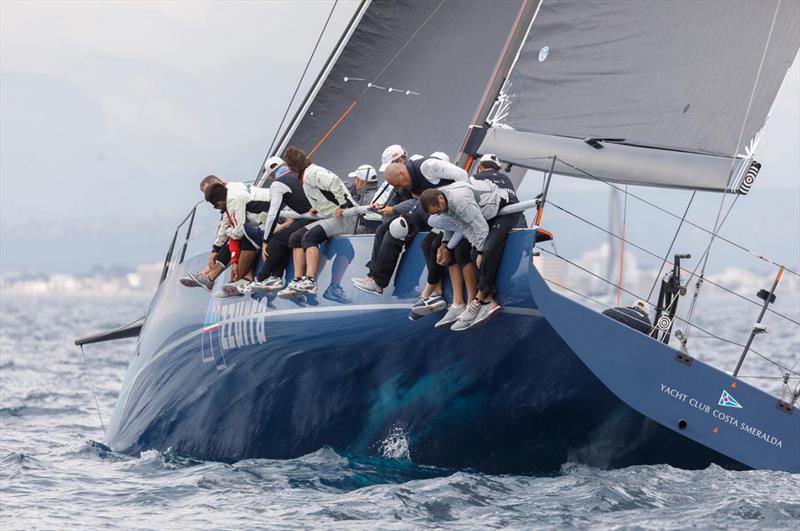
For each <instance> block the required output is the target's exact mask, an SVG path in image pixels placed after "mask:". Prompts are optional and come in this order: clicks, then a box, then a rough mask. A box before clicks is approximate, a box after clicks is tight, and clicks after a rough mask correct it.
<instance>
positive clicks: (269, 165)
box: [264, 156, 286, 176]
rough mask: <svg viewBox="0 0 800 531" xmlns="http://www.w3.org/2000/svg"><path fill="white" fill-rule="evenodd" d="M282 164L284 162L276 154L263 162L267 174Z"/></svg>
mask: <svg viewBox="0 0 800 531" xmlns="http://www.w3.org/2000/svg"><path fill="white" fill-rule="evenodd" d="M284 164H286V163H285V162H284V161H283V159H282V158H280V157H278V156H275V157H270V158H268V159H267V160H266V162H264V171H265V172H266V174H267V175H268V176H269V175H272V172H274V171H275V170H276V169H277V168H278V167H279V166H283V165H284Z"/></svg>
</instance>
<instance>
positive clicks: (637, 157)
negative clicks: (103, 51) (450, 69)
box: [478, 0, 800, 191]
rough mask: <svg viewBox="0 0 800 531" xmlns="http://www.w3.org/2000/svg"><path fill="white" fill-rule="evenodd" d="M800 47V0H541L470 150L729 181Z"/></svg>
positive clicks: (590, 168)
mask: <svg viewBox="0 0 800 531" xmlns="http://www.w3.org/2000/svg"><path fill="white" fill-rule="evenodd" d="M799 46H800V2H795V1H786V0H783V1H781V0H736V1H718V0H692V1H682V0H669V1H667V0H662V1H656V0H654V1H647V2H631V1H626V0H593V1H589V2H587V1H584V0H542V2H541V4H540V6H539V9H538V11H537V13H536V14H535V16H534V18H533V20H532V23H531V24H530V26H529V27H528V31H527V35H526V39H525V42H524V44H523V45H522V47H521V48H520V49H519V54H518V57H517V59H516V61H515V63H514V64H513V66H512V69H511V71H510V73H509V75H508V77H507V80H506V83H505V85H504V86H503V89H502V91H501V93H500V96H499V98H498V100H497V102H496V103H495V105H494V108H493V109H492V112H491V114H490V115H489V117H488V119H487V122H488V125H490V127H488V129H487V130H486V131H485V133H486V134H485V137H484V138H483V140H482V143H481V145H480V148H479V149H478V151H479V152H480V153H497V154H498V155H499V156H500V157H501V158H502V159H503V160H506V161H509V162H513V163H516V164H519V165H521V166H525V167H528V168H533V169H542V170H547V169H549V167H550V162H551V160H548V159H552V157H553V156H557V157H558V159H559V160H558V163H557V165H556V167H555V171H556V173H561V174H567V175H573V176H578V177H596V178H600V179H603V180H610V181H616V182H622V183H631V184H641V185H653V186H663V187H679V188H688V189H701V190H717V191H722V190H726V189H734V188H736V186H737V184H738V180H739V179H740V178H741V175H742V173H743V172H744V171H745V170H746V169H747V167H748V163H749V160H748V159H749V158H750V154H751V152H752V150H753V149H754V146H755V144H756V142H757V141H758V138H759V135H760V131H761V130H762V128H763V126H764V123H765V121H766V118H767V115H768V113H769V111H770V107H771V106H772V103H773V101H774V99H775V96H776V94H777V92H778V89H779V88H780V85H781V83H782V81H783V78H784V77H785V75H786V71H787V70H788V68H789V67H790V66H791V63H792V61H793V60H794V58H795V56H796V54H797V51H798V47H799Z"/></svg>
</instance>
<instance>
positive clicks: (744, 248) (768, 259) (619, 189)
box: [548, 157, 800, 277]
mask: <svg viewBox="0 0 800 531" xmlns="http://www.w3.org/2000/svg"><path fill="white" fill-rule="evenodd" d="M548 158H552V157H548ZM558 160H559V162H560V163H562V164H564V165H566V166H569V167H570V168H572V169H574V170H575V171H577V172H580V173H581V174H583V175H586V176H587V177H589V178H590V179H594V180H596V181H598V182H601V183H603V184H605V185H606V186H610V187H611V188H614V189H615V190H618V191H620V192H622V193H624V194H627V195H630V196H631V197H633V198H634V199H637V200H639V201H641V202H642V203H644V204H646V205H648V206H651V207H653V208H655V209H656V210H659V211H660V212H663V213H665V214H668V215H670V216H672V217H673V218H675V219H682V216H679V215H678V214H676V213H675V212H672V211H671V210H668V209H666V208H664V207H662V206H660V205H657V204H655V203H653V202H652V201H648V200H647V199H645V198H643V197H641V196H639V195H636V194H634V193H633V192H630V191H628V192H626V191H625V190H623V189H622V188H621V187H619V186H617V185H615V184H614V183H611V182H609V181H608V180H606V179H602V178H600V177H597V176H595V175H592V174H591V173H589V172H587V171H585V170H583V169H581V168H579V167H578V166H575V165H573V164H570V163H569V162H567V161H565V160H564V159H561V158H559V159H558ZM737 197H738V196H737ZM685 223H686V224H688V225H691V226H692V227H694V228H696V229H699V230H701V231H703V232H705V233H707V234H712V231H711V230H709V229H707V228H705V227H703V226H701V225H698V224H696V223H694V222H692V221H689V220H688V219H687V220H685ZM716 237H717V238H718V239H720V240H722V241H724V242H725V243H727V244H729V245H732V246H733V247H736V248H737V249H739V250H740V251H744V252H746V253H748V254H750V255H751V256H754V257H755V258H758V259H759V260H761V261H762V262H766V263H768V264H771V265H774V266H775V267H786V266H782V264H779V263H777V262H776V261H774V260H772V259H770V258H768V257H766V256H764V255H762V254H758V253H756V252H754V251H751V250H750V249H748V248H747V247H744V246H743V245H741V244H739V243H736V242H734V241H732V240H729V239H727V238H725V237H724V236H721V235H720V234H717V236H716ZM786 272H787V273H791V274H792V275H794V276H797V277H800V273H797V272H796V271H793V270H791V269H789V268H788V267H786Z"/></svg>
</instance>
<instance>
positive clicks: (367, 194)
mask: <svg viewBox="0 0 800 531" xmlns="http://www.w3.org/2000/svg"><path fill="white" fill-rule="evenodd" d="M348 176H349V177H350V178H351V179H353V181H352V183H351V184H349V185H348V186H347V191H348V192H350V195H351V196H353V199H355V201H356V203H357V204H359V205H361V206H369V205H371V204H372V203H374V202H375V200H374V196H375V195H376V193H377V192H378V173H377V172H376V171H375V168H373V167H372V166H370V165H369V164H362V165H361V166H359V167H358V169H356V170H355V171H351V172H350V173H349V174H348ZM370 214H372V216H371V217H370V218H367V216H368V215H370ZM380 221H381V218H380V214H376V213H374V212H367V214H365V215H364V217H363V219H362V218H360V217H359V219H358V220H357V221H356V231H355V232H356V233H357V234H374V233H375V229H377V228H378V225H380Z"/></svg>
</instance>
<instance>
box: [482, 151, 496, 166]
mask: <svg viewBox="0 0 800 531" xmlns="http://www.w3.org/2000/svg"><path fill="white" fill-rule="evenodd" d="M481 162H494V163H495V164H497V165H498V166H500V159H498V158H497V155H495V154H494V153H486V154H485V155H481V158H479V159H478V164H480V163H481Z"/></svg>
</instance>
